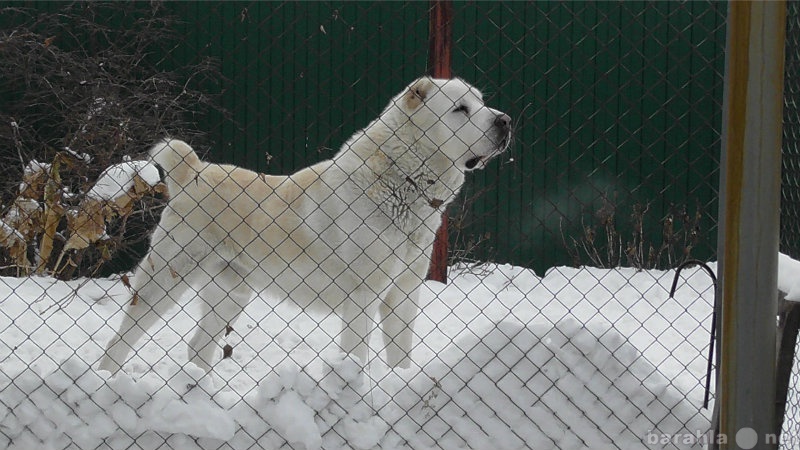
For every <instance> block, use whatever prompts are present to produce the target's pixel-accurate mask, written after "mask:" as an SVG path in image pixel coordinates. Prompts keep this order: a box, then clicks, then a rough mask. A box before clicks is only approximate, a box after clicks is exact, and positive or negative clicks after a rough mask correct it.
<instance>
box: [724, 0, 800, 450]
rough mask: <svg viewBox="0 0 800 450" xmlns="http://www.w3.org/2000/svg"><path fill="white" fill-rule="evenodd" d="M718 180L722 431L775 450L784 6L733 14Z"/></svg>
mask: <svg viewBox="0 0 800 450" xmlns="http://www.w3.org/2000/svg"><path fill="white" fill-rule="evenodd" d="M728 8H729V9H728V42H727V49H726V72H725V89H724V97H723V123H722V149H723V151H722V170H721V176H720V216H719V217H720V222H721V224H720V225H721V226H720V238H719V244H718V246H719V255H720V257H721V263H722V264H721V266H720V273H721V277H720V278H721V289H722V292H721V294H722V295H721V300H722V301H721V303H722V340H721V367H720V374H719V375H720V385H719V386H718V394H719V395H718V397H717V401H718V402H719V403H720V410H719V432H720V433H721V437H724V439H725V441H724V443H722V445H721V446H720V447H721V448H722V449H723V450H728V449H731V450H732V449H753V448H755V449H775V448H777V445H776V443H775V438H776V437H775V436H774V434H773V433H774V429H775V354H776V351H775V339H776V316H777V312H778V292H777V268H778V239H779V233H780V231H779V222H780V213H779V210H780V180H781V176H780V174H781V172H780V171H781V130H782V117H783V61H784V39H785V31H786V3H785V2H784V1H775V2H757V1H756V2H731V3H730V4H729V6H728Z"/></svg>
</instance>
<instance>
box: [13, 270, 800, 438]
mask: <svg viewBox="0 0 800 450" xmlns="http://www.w3.org/2000/svg"><path fill="white" fill-rule="evenodd" d="M795 264H796V265H795ZM711 267H712V269H714V268H715V267H716V266H715V264H711ZM479 269H480V270H466V268H464V267H462V268H461V270H459V269H458V268H455V269H454V270H453V271H452V272H451V276H452V280H451V282H450V283H449V284H448V285H446V286H445V285H442V284H439V283H435V282H429V283H427V284H426V285H425V286H424V289H423V293H422V307H423V313H422V314H421V315H420V316H419V318H418V320H417V326H416V328H415V332H416V334H417V335H418V336H419V338H418V339H417V340H416V341H415V345H416V347H415V350H414V354H413V360H414V363H415V364H416V366H415V367H412V368H410V369H397V370H389V369H388V368H386V367H385V366H384V365H383V364H381V363H380V362H377V361H375V362H373V363H371V364H369V365H368V366H366V367H364V366H362V364H361V362H359V361H355V360H353V359H350V358H349V357H346V356H344V355H343V354H341V353H340V352H339V351H338V350H337V349H336V348H335V346H334V345H332V343H331V336H333V335H335V333H336V330H337V327H338V320H337V319H335V318H333V317H316V316H310V315H307V314H305V313H303V312H300V311H299V310H297V309H296V308H294V307H292V306H289V305H286V304H279V303H277V302H275V301H273V300H272V299H268V298H266V299H264V298H256V299H254V300H253V302H252V303H251V304H250V305H249V306H248V308H247V309H246V311H245V313H244V314H243V315H242V317H241V318H240V319H239V321H238V322H237V323H236V324H235V327H234V328H235V332H234V333H232V334H231V335H230V336H228V337H227V338H226V341H227V343H229V344H231V345H233V346H234V355H233V358H232V359H226V360H223V361H221V362H220V363H218V364H217V365H216V366H215V369H214V370H213V371H212V372H211V373H210V374H205V373H203V372H202V371H201V370H200V369H198V368H197V367H195V366H194V365H192V364H188V363H187V362H186V347H185V343H184V341H186V340H188V339H189V337H190V334H189V333H190V331H191V330H192V327H193V325H194V323H195V320H196V317H197V315H198V314H199V308H197V307H196V305H195V304H194V302H189V301H188V300H189V299H188V298H187V299H185V300H186V301H185V302H184V303H183V304H182V305H183V306H181V307H180V308H176V309H175V311H173V312H172V313H170V315H169V316H168V317H166V318H165V319H166V320H165V322H164V324H162V326H160V327H156V328H159V329H158V330H155V331H154V332H153V336H152V338H151V339H150V340H148V341H147V342H145V343H143V344H142V345H141V347H140V348H139V351H138V354H137V356H136V357H134V358H132V360H131V361H130V362H129V363H128V364H126V366H125V368H124V369H125V370H124V372H121V373H120V374H118V375H117V376H115V377H113V378H110V377H109V374H108V373H107V372H105V371H96V370H94V369H93V368H92V366H94V365H96V362H97V361H98V360H99V358H100V356H101V355H102V352H103V347H104V346H105V343H106V342H107V341H108V339H109V338H110V336H111V333H112V332H113V330H114V329H115V328H116V326H117V325H118V324H119V322H120V320H121V318H122V315H121V314H122V308H123V307H124V305H125V304H126V303H127V302H128V301H129V297H130V294H129V293H128V291H127V288H126V287H125V286H124V285H123V283H122V282H121V281H120V280H119V279H116V278H114V279H85V280H76V281H69V282H63V281H57V280H54V279H50V278H44V277H31V278H25V279H17V278H3V279H2V280H0V299H3V300H0V448H10V449H19V450H22V449H29V448H41V449H62V448H69V449H93V448H109V449H125V448H131V447H133V446H134V443H135V446H136V448H148V449H156V448H164V449H167V448H181V449H201V448H202V449H206V448H208V449H217V448H225V449H249V448H270V449H284V448H286V449H289V448H293V449H303V448H305V449H319V448H324V449H346V448H354V449H378V448H380V449H395V448H397V449H401V448H410V449H415V450H416V449H434V448H436V449H459V448H474V449H489V448H491V449H522V448H535V449H545V450H546V449H560V450H568V449H597V448H622V449H642V448H670V449H673V448H680V449H683V448H686V449H688V448H698V446H693V444H694V443H685V441H677V440H674V441H672V442H671V443H667V444H664V443H662V442H663V441H661V440H659V441H658V443H656V444H653V443H652V442H653V441H648V440H647V436H649V435H652V434H657V435H659V436H661V435H668V436H678V435H691V436H698V435H702V434H703V433H705V432H706V431H707V429H708V426H709V417H710V411H708V410H704V409H702V408H701V405H702V400H703V393H704V390H703V389H704V381H705V364H706V361H705V357H706V353H707V345H708V327H709V325H710V321H711V310H712V304H713V296H714V289H713V285H712V281H711V279H710V277H709V276H708V274H707V273H705V272H704V271H703V270H702V269H697V268H690V269H685V270H684V271H683V272H682V274H681V278H682V280H681V282H680V283H679V284H678V289H677V292H676V298H675V299H670V298H668V289H669V287H670V286H671V284H672V278H673V276H674V271H638V272H637V271H635V270H632V269H612V270H606V269H593V268H579V269H577V268H567V267H558V268H553V269H551V270H549V271H548V272H547V273H546V274H545V276H544V277H539V276H537V275H536V274H535V273H533V272H532V271H531V270H528V269H524V268H520V267H513V266H508V265H486V266H482V267H480V268H479ZM798 273H800V263H797V262H796V261H792V260H788V259H786V258H785V257H783V256H782V257H781V266H780V277H779V287H780V288H781V290H784V289H788V291H785V292H794V291H793V289H795V287H796V286H795V285H794V284H793V282H794V280H798V279H800V277H798V276H797V275H798ZM786 286H789V287H788V288H787V287H786ZM798 292H800V291H798ZM373 345H374V346H377V342H376V341H374V342H373ZM373 356H374V355H373Z"/></svg>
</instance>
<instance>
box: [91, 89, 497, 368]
mask: <svg viewBox="0 0 800 450" xmlns="http://www.w3.org/2000/svg"><path fill="white" fill-rule="evenodd" d="M510 138H511V119H510V118H509V116H508V115H506V114H503V113H502V112H500V111H497V110H494V109H491V108H489V107H487V106H485V105H484V103H483V98H482V95H481V93H480V92H479V91H478V90H477V89H475V88H474V87H472V86H470V85H469V84H467V83H466V82H464V81H462V80H460V79H453V80H443V79H431V78H421V79H418V80H416V81H414V82H413V83H412V84H411V85H410V86H408V87H407V88H406V89H405V90H403V92H401V93H400V94H399V95H398V96H397V97H395V98H394V99H393V100H392V101H391V103H389V106H388V107H387V108H386V109H385V110H384V111H383V113H382V114H381V115H380V117H379V118H378V119H376V120H375V121H373V122H372V123H371V124H369V126H368V127H367V128H365V129H364V130H361V131H359V132H357V133H356V134H355V135H354V136H353V137H351V138H350V139H349V140H348V141H347V142H346V143H345V144H344V146H342V148H341V150H340V151H339V153H337V154H336V156H334V157H333V159H330V160H327V161H322V162H320V163H318V164H315V165H313V166H311V167H308V168H305V169H303V170H300V171H299V172H297V173H295V174H293V175H290V176H269V175H263V174H259V173H256V172H252V171H250V170H246V169H242V168H239V167H235V166H230V165H217V164H211V163H207V162H203V161H201V160H200V159H199V158H198V157H197V155H196V154H195V152H194V151H193V150H192V148H191V147H189V146H188V145H187V144H186V143H184V142H182V141H178V140H169V141H165V142H162V143H159V144H157V145H156V146H154V147H153V148H152V149H151V150H150V155H151V156H152V158H153V160H155V162H156V163H158V164H159V165H160V166H161V167H162V168H163V169H164V171H165V172H166V181H167V185H168V188H169V193H170V199H169V203H168V205H167V207H166V209H165V210H164V213H163V215H162V217H161V222H160V223H159V225H158V228H157V229H156V231H155V233H154V234H153V237H152V243H151V247H150V250H149V252H148V254H147V256H146V257H145V258H144V259H143V261H142V262H141V263H140V264H139V267H138V268H137V270H136V272H135V275H134V277H133V279H132V281H131V287H132V289H133V292H134V296H133V301H132V302H131V304H130V305H129V306H128V307H127V315H126V317H125V318H124V320H123V322H122V324H121V327H120V329H119V331H118V333H117V334H116V336H114V337H113V338H112V339H111V342H110V343H109V344H108V348H107V350H106V355H105V357H104V358H103V360H102V362H101V364H100V368H102V369H106V370H110V371H111V372H116V371H117V370H119V368H120V366H121V364H123V363H124V362H125V361H126V359H127V358H128V356H129V355H130V353H131V351H132V349H133V346H135V345H136V343H137V342H138V341H139V340H140V339H141V338H142V337H143V335H144V333H145V332H146V330H147V329H149V328H150V327H151V326H152V325H153V324H154V322H156V321H157V320H158V318H159V317H162V316H163V314H164V313H165V312H166V311H167V310H168V309H169V308H170V307H171V306H172V305H174V304H175V302H176V301H177V300H178V299H179V298H180V297H181V295H183V293H184V292H185V291H186V290H187V289H188V288H189V286H192V287H194V288H196V289H198V292H199V294H198V297H200V298H201V299H202V300H203V303H204V304H203V318H202V320H201V321H200V324H199V325H200V326H199V328H198V330H197V331H196V334H195V335H194V336H193V337H192V339H191V340H190V342H189V347H190V350H189V360H190V361H192V362H194V363H195V364H197V365H198V366H200V367H202V368H204V369H205V370H210V368H211V363H212V361H213V358H214V355H215V351H216V348H217V347H218V345H217V344H216V341H217V339H218V338H220V337H221V336H222V335H223V333H224V332H225V328H226V326H227V325H228V324H232V323H233V322H234V321H235V320H236V318H237V316H238V315H239V314H240V313H241V312H242V310H243V309H244V308H245V306H247V304H248V303H249V301H250V299H251V297H252V296H253V294H254V293H267V294H269V295H271V296H272V297H276V298H280V299H284V298H285V299H290V300H292V301H293V302H295V303H296V304H298V305H299V306H300V307H301V308H303V309H307V310H308V309H315V308H316V307H320V306H321V307H323V308H325V309H327V311H330V310H331V309H332V310H334V311H336V312H337V313H338V314H339V315H340V317H341V318H342V320H343V331H342V334H341V336H339V338H340V341H341V348H342V349H343V350H344V351H346V352H348V353H352V354H354V355H355V356H358V357H360V358H361V359H362V360H365V358H366V357H367V342H368V337H369V333H370V331H371V330H372V329H373V328H375V326H376V322H375V316H376V313H378V314H379V323H380V326H381V330H382V332H383V338H384V344H385V349H386V352H387V353H386V362H387V363H388V364H389V365H390V366H393V367H394V366H400V367H408V366H409V364H410V359H409V354H410V352H411V349H412V334H413V332H412V326H413V324H414V319H415V317H416V315H417V314H418V312H419V307H418V303H417V297H418V290H419V287H420V285H421V284H422V282H423V280H424V279H425V276H426V273H427V271H428V265H429V262H430V254H431V250H432V245H433V241H434V235H435V232H436V229H437V228H438V227H439V225H440V223H441V216H442V212H443V211H444V208H445V207H446V206H447V204H449V203H450V202H451V201H452V200H453V199H454V197H455V196H456V194H457V193H458V191H459V190H460V189H461V186H462V184H463V183H464V179H465V172H467V171H470V170H472V169H477V168H483V167H485V166H486V164H487V163H488V162H489V160H491V159H492V158H493V157H495V156H497V155H498V154H500V153H501V152H503V151H504V150H505V149H506V147H507V146H508V143H509V140H510Z"/></svg>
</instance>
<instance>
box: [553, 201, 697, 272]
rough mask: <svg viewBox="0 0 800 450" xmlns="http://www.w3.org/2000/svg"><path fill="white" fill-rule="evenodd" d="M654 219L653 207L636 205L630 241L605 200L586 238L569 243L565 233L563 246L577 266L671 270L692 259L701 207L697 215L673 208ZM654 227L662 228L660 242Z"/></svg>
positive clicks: (682, 207) (681, 207)
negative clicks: (656, 225) (650, 227)
mask: <svg viewBox="0 0 800 450" xmlns="http://www.w3.org/2000/svg"><path fill="white" fill-rule="evenodd" d="M652 215H653V213H652V212H651V210H650V205H649V204H645V205H642V204H641V203H636V204H634V205H633V208H632V211H631V214H630V217H629V221H628V223H627V227H626V230H627V231H628V233H629V237H627V238H626V237H625V236H624V235H623V233H621V232H620V231H619V230H620V229H621V226H620V224H619V223H618V221H617V205H616V204H615V202H614V201H611V200H609V199H608V198H603V204H602V205H601V207H600V208H599V209H598V210H597V211H596V212H595V214H594V219H595V221H594V222H593V223H592V224H590V225H586V224H582V229H583V233H582V235H581V236H580V237H578V238H575V237H570V238H569V241H568V240H567V238H566V237H565V236H564V232H563V230H562V233H561V238H562V242H563V244H564V247H565V248H566V250H567V252H568V253H569V255H570V257H571V259H572V263H573V265H575V266H581V265H591V266H593V267H600V268H612V267H619V266H623V265H624V266H626V267H633V268H636V269H639V270H647V269H670V268H674V267H677V266H679V265H680V264H681V263H683V262H684V261H686V260H689V259H692V250H693V249H694V247H695V245H697V242H699V237H700V219H701V214H700V207H699V205H697V206H696V207H695V213H694V214H689V213H688V212H687V209H686V206H685V205H670V207H669V212H668V213H667V214H666V215H665V216H664V217H661V218H660V219H655V220H656V222H654V219H653V217H652ZM653 223H658V224H660V226H661V239H660V242H656V240H654V239H653V237H652V236H653V233H648V231H647V230H648V226H650V225H652V224H653Z"/></svg>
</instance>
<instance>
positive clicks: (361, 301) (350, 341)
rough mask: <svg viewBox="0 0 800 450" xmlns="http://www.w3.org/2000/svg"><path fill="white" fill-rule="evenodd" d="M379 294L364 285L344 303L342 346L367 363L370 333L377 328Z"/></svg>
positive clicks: (344, 349) (346, 351)
mask: <svg viewBox="0 0 800 450" xmlns="http://www.w3.org/2000/svg"><path fill="white" fill-rule="evenodd" d="M377 307H378V302H377V295H375V293H374V292H372V290H370V289H367V288H365V287H364V286H363V285H362V286H360V287H358V288H356V289H355V290H354V291H353V292H351V293H350V294H349V295H348V297H347V298H346V299H345V300H344V302H343V305H342V313H341V316H342V321H343V327H342V334H341V348H342V350H343V351H344V352H345V353H348V354H350V355H352V356H356V357H358V358H360V359H361V362H362V363H364V364H366V363H367V362H368V361H367V351H368V349H369V348H368V343H369V334H370V331H372V330H373V329H374V328H375V325H376V324H375V313H376V312H377V311H376V310H377Z"/></svg>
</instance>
